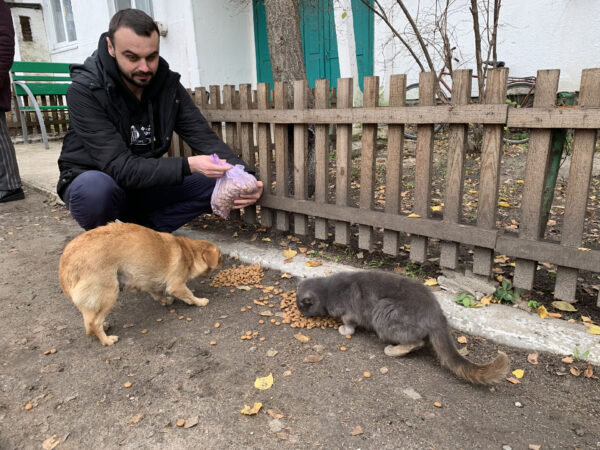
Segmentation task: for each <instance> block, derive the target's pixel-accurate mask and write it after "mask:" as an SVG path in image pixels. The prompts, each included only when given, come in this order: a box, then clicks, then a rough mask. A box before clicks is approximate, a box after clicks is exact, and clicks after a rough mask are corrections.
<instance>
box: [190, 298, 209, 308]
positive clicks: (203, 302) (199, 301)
mask: <svg viewBox="0 0 600 450" xmlns="http://www.w3.org/2000/svg"><path fill="white" fill-rule="evenodd" d="M209 301H210V300H208V299H207V298H198V297H194V305H196V306H206V305H208V303H209Z"/></svg>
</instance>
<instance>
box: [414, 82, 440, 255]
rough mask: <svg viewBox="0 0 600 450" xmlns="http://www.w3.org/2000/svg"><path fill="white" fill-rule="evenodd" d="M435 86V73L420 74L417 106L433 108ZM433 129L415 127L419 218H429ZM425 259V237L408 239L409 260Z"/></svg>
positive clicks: (424, 126) (416, 207) (416, 205)
mask: <svg viewBox="0 0 600 450" xmlns="http://www.w3.org/2000/svg"><path fill="white" fill-rule="evenodd" d="M435 86H436V78H435V73H433V72H421V74H420V75H419V106H433V105H434V104H435ZM433 127H434V125H433V124H427V125H417V146H416V150H415V153H416V160H415V190H414V198H415V206H414V213H415V214H418V215H419V216H421V217H429V215H430V210H429V206H430V203H431V168H432V166H433ZM426 259H427V238H426V237H425V236H412V237H411V239H410V260H411V261H415V262H418V263H424V262H425V260H426Z"/></svg>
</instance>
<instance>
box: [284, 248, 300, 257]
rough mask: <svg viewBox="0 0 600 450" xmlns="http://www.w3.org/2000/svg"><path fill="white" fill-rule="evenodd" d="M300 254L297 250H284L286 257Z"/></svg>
mask: <svg viewBox="0 0 600 450" xmlns="http://www.w3.org/2000/svg"><path fill="white" fill-rule="evenodd" d="M297 254H298V252H297V251H296V250H290V249H287V250H283V256H285V257H286V258H293V257H294V256H296V255H297Z"/></svg>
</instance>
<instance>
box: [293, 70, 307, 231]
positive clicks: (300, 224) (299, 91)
mask: <svg viewBox="0 0 600 450" xmlns="http://www.w3.org/2000/svg"><path fill="white" fill-rule="evenodd" d="M307 86H308V84H307V82H306V80H296V81H294V109H295V110H297V111H304V110H306V109H307V107H308V99H307V92H306V89H307ZM307 139H308V133H307V131H306V124H305V123H297V124H294V198H295V199H296V200H306V196H307V191H308V179H307V176H306V174H307V167H306V160H307V158H306V156H307V155H306V148H307V147H308V142H307ZM307 229H308V222H307V217H306V215H304V214H294V232H295V233H296V234H300V235H302V236H305V235H306V234H307Z"/></svg>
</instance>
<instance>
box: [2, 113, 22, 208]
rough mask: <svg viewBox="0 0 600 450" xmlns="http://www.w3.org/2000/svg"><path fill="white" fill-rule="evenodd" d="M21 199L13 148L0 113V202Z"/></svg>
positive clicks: (19, 180)
mask: <svg viewBox="0 0 600 450" xmlns="http://www.w3.org/2000/svg"><path fill="white" fill-rule="evenodd" d="M23 198H25V195H24V194H23V189H22V188H21V177H20V176H19V166H18V165H17V156H16V154H15V147H14V145H13V143H12V141H11V140H10V135H9V133H8V126H7V125H6V114H5V113H4V111H0V202H8V201H12V200H21V199H23Z"/></svg>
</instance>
